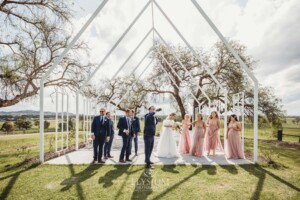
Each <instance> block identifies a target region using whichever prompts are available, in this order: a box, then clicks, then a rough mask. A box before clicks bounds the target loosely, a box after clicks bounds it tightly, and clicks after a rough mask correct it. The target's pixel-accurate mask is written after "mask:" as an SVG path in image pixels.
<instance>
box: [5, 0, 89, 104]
mask: <svg viewBox="0 0 300 200" xmlns="http://www.w3.org/2000/svg"><path fill="white" fill-rule="evenodd" d="M72 6H73V5H72V3H71V2H70V1H64V0H56V1H44V0H41V1H2V2H1V4H0V16H1V27H0V52H1V53H0V107H7V106H11V105H15V104H17V103H18V102H20V101H21V100H24V99H27V98H30V97H34V96H35V95H36V94H37V93H38V91H39V89H40V86H39V81H40V79H41V77H42V76H43V75H44V73H45V72H46V71H48V70H49V68H50V67H51V66H52V64H53V62H54V60H55V59H57V58H58V56H59V55H60V54H61V52H62V51H63V50H64V49H65V48H66V47H67V46H68V44H70V39H71V35H72V29H73V28H72V24H71V22H70V19H71V18H72V16H73V7H72ZM87 53H88V52H87V45H86V44H85V43H84V42H82V41H79V42H77V43H76V44H75V45H74V46H73V47H72V48H71V50H70V51H69V53H68V54H66V56H65V57H64V58H63V60H62V62H61V63H60V66H59V67H58V68H57V69H56V70H54V73H52V74H51V76H50V77H49V78H48V79H46V80H45V84H44V86H45V87H49V86H66V87H69V88H71V89H74V88H78V87H79V84H80V83H81V82H82V81H83V79H84V78H85V77H84V76H85V75H86V73H87V71H88V70H89V69H90V67H92V64H90V63H88V64H85V63H82V62H81V60H80V59H78V55H80V54H81V55H86V54H87Z"/></svg>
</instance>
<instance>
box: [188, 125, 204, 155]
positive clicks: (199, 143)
mask: <svg viewBox="0 0 300 200" xmlns="http://www.w3.org/2000/svg"><path fill="white" fill-rule="evenodd" d="M204 126H205V124H204V123H203V124H202V125H196V126H195V132H194V137H193V145H192V149H191V154H192V155H193V156H199V157H201V156H204V145H203V144H204V137H205V132H204Z"/></svg>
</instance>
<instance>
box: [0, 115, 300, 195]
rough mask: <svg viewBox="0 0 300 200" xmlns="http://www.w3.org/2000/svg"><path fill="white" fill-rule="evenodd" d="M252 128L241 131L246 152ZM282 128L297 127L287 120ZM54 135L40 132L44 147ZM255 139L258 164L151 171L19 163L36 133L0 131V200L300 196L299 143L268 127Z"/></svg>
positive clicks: (29, 153)
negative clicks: (280, 138) (278, 135)
mask: <svg viewBox="0 0 300 200" xmlns="http://www.w3.org/2000/svg"><path fill="white" fill-rule="evenodd" d="M142 126H143V124H142ZM160 127H161V123H159V124H158V132H159V129H160ZM252 130H253V129H252V128H248V129H246V131H245V152H246V154H247V155H249V156H250V157H251V154H252V152H253V131H252ZM286 132H289V133H290V134H299V128H297V125H295V124H292V123H291V120H288V122H287V124H285V126H284V133H286ZM222 133H223V132H222V130H221V135H222ZM54 137H55V134H54V133H45V152H49V151H52V152H53V151H54V148H55V146H54V145H55V143H54ZM59 138H60V135H59ZM70 138H71V140H70V143H69V144H74V143H75V140H74V137H70ZM65 139H66V138H64V140H65ZM259 139H260V140H259V158H260V161H259V163H258V164H257V165H240V166H239V165H236V166H156V169H155V170H154V171H152V172H151V173H150V172H149V171H145V170H144V167H143V166H139V165H135V166H129V165H123V166H122V165H121V166H120V165H108V166H107V165H105V166H100V165H92V166H90V165H69V166H63V165H46V164H44V165H39V164H32V163H31V162H29V163H26V164H22V165H20V163H22V162H23V161H26V160H27V159H28V158H32V157H38V155H39V134H19V135H2V136H0V161H1V162H0V199H1V200H2V199H14V200H15V199H99V198H100V199H188V198H189V199H300V178H299V177H300V148H299V146H297V145H279V143H276V142H275V140H276V137H274V136H273V134H272V131H271V129H269V128H265V129H260V130H259ZM287 139H288V138H287V137H286V140H287ZM284 140H285V138H284ZM288 140H290V142H297V139H296V138H295V139H294V138H290V139H288ZM80 141H83V134H82V132H80ZM270 141H274V142H270ZM58 144H59V147H60V141H58ZM294 144H297V143H294ZM270 160H271V161H272V162H274V163H272V162H270Z"/></svg>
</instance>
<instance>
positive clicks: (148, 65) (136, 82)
mask: <svg viewBox="0 0 300 200" xmlns="http://www.w3.org/2000/svg"><path fill="white" fill-rule="evenodd" d="M152 62H153V60H151V61H150V62H149V64H148V65H147V66H146V68H145V69H144V70H143V71H142V73H141V74H140V75H139V76H138V77H137V79H136V80H135V81H134V82H133V83H132V85H131V86H130V89H128V90H127V91H126V93H125V94H124V95H123V97H122V98H121V99H120V101H119V102H118V103H117V104H116V105H115V108H116V107H117V106H118V105H119V104H120V103H121V102H122V101H123V99H124V98H125V97H126V96H127V94H128V92H129V91H130V90H131V89H132V87H133V86H134V85H135V84H136V83H137V81H138V80H139V78H140V77H141V76H142V75H143V74H144V72H145V71H146V70H147V69H148V68H149V66H150V65H151V63H152Z"/></svg>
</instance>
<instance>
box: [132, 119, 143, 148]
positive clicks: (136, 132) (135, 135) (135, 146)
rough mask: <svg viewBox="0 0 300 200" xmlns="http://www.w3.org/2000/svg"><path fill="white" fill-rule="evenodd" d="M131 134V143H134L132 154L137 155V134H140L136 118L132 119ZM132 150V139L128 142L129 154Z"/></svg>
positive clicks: (138, 121) (138, 122)
mask: <svg viewBox="0 0 300 200" xmlns="http://www.w3.org/2000/svg"><path fill="white" fill-rule="evenodd" d="M131 127H132V132H133V136H134V137H133V141H134V152H135V153H136V154H137V151H138V133H139V132H141V126H140V119H139V118H138V117H134V118H133V121H132V124H131ZM131 149H132V139H131V140H130V154H131Z"/></svg>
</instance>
